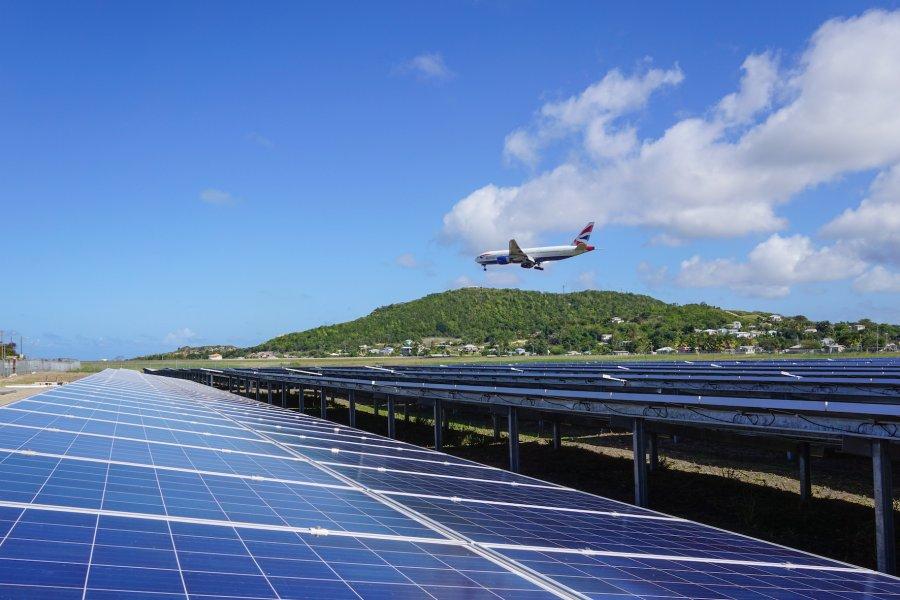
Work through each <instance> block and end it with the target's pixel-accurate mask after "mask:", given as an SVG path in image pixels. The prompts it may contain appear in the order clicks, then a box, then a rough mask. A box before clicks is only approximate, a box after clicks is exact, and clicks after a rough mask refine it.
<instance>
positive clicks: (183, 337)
mask: <svg viewBox="0 0 900 600" xmlns="http://www.w3.org/2000/svg"><path fill="white" fill-rule="evenodd" d="M196 337H197V334H196V333H195V332H194V331H193V330H191V329H190V328H189V327H182V328H181V329H176V330H175V331H172V332H170V333H168V334H166V337H165V338H163V342H164V343H166V344H174V345H178V346H184V345H186V344H189V343H190V341H191V340H193V339H195V338H196Z"/></svg>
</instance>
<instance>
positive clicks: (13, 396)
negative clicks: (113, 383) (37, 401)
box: [0, 371, 88, 406]
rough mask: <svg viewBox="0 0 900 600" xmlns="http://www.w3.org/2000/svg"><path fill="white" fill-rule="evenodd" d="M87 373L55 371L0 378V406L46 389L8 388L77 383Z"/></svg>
mask: <svg viewBox="0 0 900 600" xmlns="http://www.w3.org/2000/svg"><path fill="white" fill-rule="evenodd" d="M87 375H88V373H72V372H68V373H59V372H56V371H53V372H49V373H28V374H25V375H13V376H11V377H2V378H0V406H3V405H5V404H9V403H10V402H15V401H16V400H22V399H24V398H28V397H29V396H34V395H35V394H40V393H41V392H43V391H46V390H47V388H46V387H34V388H17V387H10V386H18V385H31V384H35V383H43V382H50V383H53V384H60V383H61V384H66V383H69V382H71V381H77V380H78V379H81V378H82V377H86V376H87Z"/></svg>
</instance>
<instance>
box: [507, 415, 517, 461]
mask: <svg viewBox="0 0 900 600" xmlns="http://www.w3.org/2000/svg"><path fill="white" fill-rule="evenodd" d="M508 427H509V470H510V471H512V472H513V473H518V472H519V410H518V409H517V408H516V407H515V406H510V407H509V425H508Z"/></svg>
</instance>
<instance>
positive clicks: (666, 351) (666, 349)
mask: <svg viewBox="0 0 900 600" xmlns="http://www.w3.org/2000/svg"><path fill="white" fill-rule="evenodd" d="M674 353H675V348H672V347H671V346H663V347H662V348H657V349H656V352H655V354H674Z"/></svg>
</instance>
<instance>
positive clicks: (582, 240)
mask: <svg viewBox="0 0 900 600" xmlns="http://www.w3.org/2000/svg"><path fill="white" fill-rule="evenodd" d="M593 231H594V222H593V221H591V222H590V223H588V224H587V225H585V226H584V229H582V230H581V233H579V234H578V237H577V238H575V240H574V241H573V242H572V244H573V245H575V246H578V245H580V244H584V245H585V246H587V243H588V240H589V239H591V232H593Z"/></svg>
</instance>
